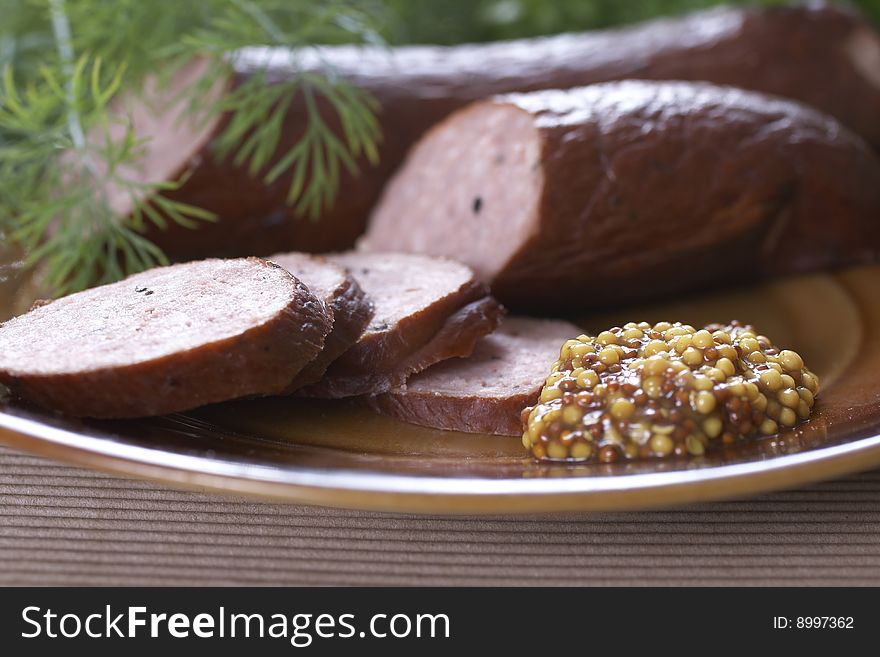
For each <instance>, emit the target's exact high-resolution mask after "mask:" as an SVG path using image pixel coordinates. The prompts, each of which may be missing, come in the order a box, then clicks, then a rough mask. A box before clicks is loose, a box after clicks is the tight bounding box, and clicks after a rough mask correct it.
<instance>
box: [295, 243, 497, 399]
mask: <svg viewBox="0 0 880 657" xmlns="http://www.w3.org/2000/svg"><path fill="white" fill-rule="evenodd" d="M328 258H329V259H330V261H331V262H334V263H337V264H340V265H342V266H344V267H345V268H346V269H347V270H348V271H349V272H350V273H351V275H352V276H354V277H355V279H356V280H357V281H358V283H359V284H360V286H361V287H362V288H363V289H364V291H365V292H366V293H367V295H368V296H369V297H370V299H371V300H372V302H373V304H374V307H375V314H374V315H373V319H372V322H371V323H370V325H369V326H368V327H367V330H366V331H365V332H364V333H363V334H362V335H361V337H360V339H359V340H358V341H357V342H356V343H355V345H354V346H353V347H352V348H351V349H349V350H348V351H346V352H345V353H343V354H342V355H341V356H340V357H339V358H337V359H336V361H334V362H333V363H332V364H331V365H330V367H329V368H328V370H327V373H326V374H325V375H324V378H323V379H322V380H321V381H320V382H319V383H317V384H315V385H314V386H309V387H307V388H305V389H303V390H302V391H301V394H304V395H307V396H314V397H350V396H354V395H365V394H376V393H379V392H384V391H385V390H389V389H390V388H392V387H394V386H399V385H401V384H402V383H404V382H405V381H406V379H407V377H409V376H410V375H411V374H414V373H416V372H420V371H422V370H423V369H425V368H427V367H429V366H430V365H433V364H434V363H437V362H440V361H441V360H445V359H447V358H452V357H455V356H468V355H469V354H470V353H471V351H472V350H473V347H474V344H475V343H476V342H477V340H479V339H480V338H481V337H483V336H484V335H486V334H488V333H491V332H492V331H493V330H494V329H495V327H496V326H497V325H498V323H499V322H500V321H501V317H502V314H503V308H502V307H501V305H500V304H499V303H498V302H497V301H495V299H493V298H492V297H490V296H488V290H487V288H486V286H485V285H484V284H482V283H480V282H478V281H477V280H476V279H475V278H474V273H473V271H471V270H470V269H469V268H468V267H466V266H464V265H462V264H460V263H458V262H455V261H453V260H448V259H445V258H430V257H426V256H418V255H407V254H396V253H370V254H362V253H345V254H335V255H331V256H328Z"/></svg>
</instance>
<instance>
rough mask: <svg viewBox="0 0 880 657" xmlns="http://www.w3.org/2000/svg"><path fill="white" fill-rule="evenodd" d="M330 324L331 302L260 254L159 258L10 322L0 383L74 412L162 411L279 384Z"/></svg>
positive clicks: (2, 338) (276, 388)
mask: <svg viewBox="0 0 880 657" xmlns="http://www.w3.org/2000/svg"><path fill="white" fill-rule="evenodd" d="M330 326H331V320H330V316H329V314H328V312H327V310H326V309H325V307H324V304H323V303H322V302H321V301H320V300H318V299H317V298H316V297H315V296H314V295H313V294H312V293H311V292H309V290H308V289H307V288H306V287H305V285H303V284H302V283H301V282H299V281H298V280H297V279H295V278H294V277H293V276H291V275H290V274H288V273H287V272H286V271H285V270H284V269H282V268H281V267H279V266H277V265H274V264H272V263H269V262H266V261H264V260H260V259H257V258H247V259H237V260H204V261H201V262H192V263H186V264H179V265H172V266H170V267H160V268H156V269H151V270H149V271H145V272H142V273H140V274H135V275H134V276H130V277H128V278H126V279H125V280H123V281H120V282H118V283H113V284H110V285H104V286H101V287H96V288H93V289H90V290H86V291H84V292H78V293H76V294H71V295H69V296H67V297H63V298H61V299H58V300H57V301H53V302H51V303H48V304H46V305H43V306H40V307H35V308H34V309H33V310H31V311H30V312H28V313H26V314H24V315H21V316H19V317H16V318H14V319H11V320H9V321H8V322H6V323H5V324H3V325H2V327H0V382H2V383H4V384H6V385H7V386H9V387H10V388H11V389H12V391H13V392H14V393H16V394H18V395H20V396H21V397H23V398H25V399H28V400H30V401H32V402H35V403H37V404H39V405H41V406H44V407H47V408H52V409H56V410H58V411H61V412H62V413H66V414H69V415H78V416H87V417H98V418H124V417H139V416H147V415H160V414H164V413H171V412H175V411H182V410H186V409H189V408H194V407H196V406H202V405H204V404H210V403H213V402H219V401H224V400H228V399H235V398H238V397H246V396H251V395H269V394H277V393H280V392H282V391H283V390H284V389H285V388H286V387H288V386H289V385H290V382H291V381H292V380H293V379H294V377H295V376H296V375H297V374H298V373H299V372H300V371H301V370H302V369H303V367H305V366H306V365H307V364H308V363H309V362H311V361H312V360H313V359H314V358H315V356H316V355H317V354H318V353H319V352H320V351H321V349H322V347H323V346H324V337H325V336H326V335H327V333H328V332H329V331H330Z"/></svg>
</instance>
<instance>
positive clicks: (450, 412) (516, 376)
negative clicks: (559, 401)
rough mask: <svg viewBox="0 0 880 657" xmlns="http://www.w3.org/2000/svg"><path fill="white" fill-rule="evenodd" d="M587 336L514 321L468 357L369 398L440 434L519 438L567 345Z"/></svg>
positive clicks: (559, 326)
mask: <svg viewBox="0 0 880 657" xmlns="http://www.w3.org/2000/svg"><path fill="white" fill-rule="evenodd" d="M581 333H583V331H581V329H579V328H578V327H577V326H575V325H574V324H570V323H569V322H563V321H556V320H541V319H529V318H526V317H509V318H507V319H505V320H504V322H503V323H502V324H501V326H500V328H499V329H498V330H497V331H495V332H494V333H492V334H491V335H488V336H486V337H485V338H483V339H482V340H480V341H479V342H478V343H477V345H476V347H474V351H473V353H472V354H471V355H470V357H468V358H463V359H458V358H457V359H454V360H447V361H444V362H442V363H437V364H436V365H434V366H433V367H430V368H429V369H427V370H425V371H424V372H421V373H420V374H416V375H414V376H413V377H411V378H410V379H409V380H408V381H407V382H406V384H404V385H403V386H400V387H398V388H395V389H393V390H390V391H389V392H386V393H384V394H381V395H377V396H375V397H370V398H369V403H370V405H371V406H372V407H373V408H374V409H376V410H377V411H379V412H380V413H384V414H385V415H391V416H393V417H396V418H398V419H401V420H403V421H405V422H411V423H413V424H420V425H422V426H426V427H434V428H436V429H447V430H450V431H465V432H468V433H492V434H501V435H506V436H518V435H520V434H521V433H522V425H521V421H520V413H521V412H522V410H523V409H524V408H525V407H526V406H530V405H532V404H535V403H536V402H537V400H538V395H539V394H540V392H541V387H542V386H543V385H544V380H545V379H546V378H547V375H548V374H549V373H550V366H551V365H552V364H553V362H554V361H555V360H556V359H557V358H559V349H560V347H561V346H562V345H563V343H564V342H565V341H566V340H568V339H570V338H573V337H575V336H577V335H579V334H581Z"/></svg>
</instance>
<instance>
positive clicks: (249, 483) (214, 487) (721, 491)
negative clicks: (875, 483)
mask: <svg viewBox="0 0 880 657" xmlns="http://www.w3.org/2000/svg"><path fill="white" fill-rule="evenodd" d="M0 443H2V444H5V445H7V446H8V447H11V448H13V449H20V450H22V451H25V452H28V453H31V454H36V455H39V456H45V457H49V458H52V459H56V460H60V461H64V462H67V463H70V464H72V465H80V466H86V467H89V468H93V469H97V470H101V471H103V472H106V473H109V474H114V475H122V476H127V477H134V478H137V479H146V480H149V481H153V482H155V483H160V484H164V485H166V486H167V485H171V486H175V487H178V488H184V489H189V490H195V491H202V492H204V491H212V492H220V493H225V494H227V495H239V496H244V497H248V498H252V499H258V500H263V501H272V502H286V503H290V504H307V505H317V506H329V507H343V508H356V509H361V510H369V511H380V512H403V513H435V514H436V513H441V514H497V515H502V514H521V513H546V512H571V511H584V512H602V511H624V510H644V509H655V508H664V507H670V506H678V505H681V504H690V503H695V502H708V501H717V500H720V499H729V498H732V497H736V496H737V495H755V494H760V493H766V492H771V491H774V490H781V489H786V488H792V487H795V486H799V485H803V484H809V483H813V482H816V481H820V480H825V479H828V478H832V477H835V476H842V475H845V474H850V473H854V472H858V471H861V470H867V469H870V468H872V467H874V466H878V465H880V433H873V434H871V435H868V436H864V437H861V438H857V439H854V440H852V441H847V442H844V443H837V444H833V445H828V446H823V447H817V448H814V449H809V450H806V451H803V452H798V453H795V454H783V455H779V456H773V457H772V458H768V459H761V460H756V461H746V462H742V463H732V464H727V465H718V466H711V467H706V468H694V469H684V470H668V471H663V472H646V473H633V474H619V475H603V476H600V477H534V478H510V477H508V478H498V479H489V478H485V477H472V476H466V475H465V476H462V477H437V476H431V475H429V474H428V475H412V474H406V475H404V474H397V473H380V472H363V471H357V470H350V469H345V468H340V469H334V470H321V469H318V468H311V467H306V466H297V465H295V464H288V465H286V466H285V467H284V468H283V469H282V468H273V467H271V466H268V465H262V464H256V463H242V462H240V461H233V460H230V459H227V458H223V457H219V458H205V457H203V456H197V455H189V454H180V453H176V452H169V451H166V450H162V449H158V448H151V447H147V446H141V445H133V444H130V443H126V442H121V441H118V440H108V439H107V438H105V437H101V436H100V435H92V434H80V433H76V432H74V431H71V430H69V429H65V428H62V427H55V426H51V425H49V424H46V423H44V422H40V421H39V420H36V419H31V418H28V417H23V416H19V415H15V414H11V413H6V412H0ZM817 464H822V465H823V466H824V467H822V468H819V467H817ZM197 466H198V467H197ZM586 482H589V486H588V487H586V486H585V484H586ZM659 493H662V495H661V494H659Z"/></svg>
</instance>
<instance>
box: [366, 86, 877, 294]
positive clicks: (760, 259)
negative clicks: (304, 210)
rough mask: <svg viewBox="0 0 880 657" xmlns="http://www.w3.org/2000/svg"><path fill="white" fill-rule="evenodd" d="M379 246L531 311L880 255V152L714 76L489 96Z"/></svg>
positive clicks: (406, 194)
mask: <svg viewBox="0 0 880 657" xmlns="http://www.w3.org/2000/svg"><path fill="white" fill-rule="evenodd" d="M365 246H367V247H368V248H374V249H379V250H396V251H409V252H416V253H427V254H432V255H448V256H454V257H456V258H458V259H459V260H461V261H462V262H464V263H465V264H468V265H470V266H471V267H472V268H473V269H474V270H475V271H476V272H477V274H478V275H480V277H481V278H483V279H484V280H486V281H487V282H489V283H490V284H491V286H492V290H493V292H494V293H495V295H496V296H497V297H498V298H499V299H501V300H502V301H503V302H504V303H505V304H507V305H508V306H510V307H512V308H516V309H520V310H546V309H554V310H563V311H565V310H568V311H574V310H582V309H584V308H588V307H595V306H602V305H613V304H616V303H622V302H628V301H633V300H646V299H651V298H652V296H653V295H659V294H670V293H675V292H681V291H685V290H693V289H698V288H702V287H706V286H709V285H712V284H717V283H731V282H732V283H738V282H745V281H748V280H753V279H756V278H760V277H763V276H771V275H777V274H787V273H793V272H803V271H806V270H810V269H818V268H824V267H829V266H833V265H836V264H842V263H852V262H864V261H870V260H875V259H877V258H878V257H880V164H878V160H877V159H876V158H875V156H874V154H873V152H872V151H871V150H870V149H869V148H868V147H867V146H866V145H865V143H864V142H863V141H862V140H861V139H859V138H858V137H856V136H855V135H854V134H852V133H851V132H850V131H849V130H847V129H845V128H844V127H843V126H841V125H840V124H839V123H838V122H837V121H835V120H834V119H833V118H831V117H829V116H827V115H824V114H821V113H820V112H817V111H815V110H813V109H811V108H807V107H805V106H803V105H800V104H798V103H795V102H792V101H788V100H783V99H776V98H772V97H769V96H764V95H763V94H757V93H754V92H748V91H743V90H740V89H734V88H732V87H717V86H714V85H709V84H705V83H699V82H650V81H647V82H646V81H638V80H628V81H623V82H609V83H606V84H598V85H591V86H589V87H581V88H577V89H571V90H567V91H559V90H556V91H539V92H533V93H530V94H512V95H509V96H500V97H496V98H495V99H492V100H488V101H480V102H477V103H474V104H473V105H472V106H470V107H468V108H466V109H463V110H460V111H459V112H456V113H455V114H453V115H452V116H450V117H449V118H447V119H446V120H445V121H443V122H442V123H440V124H439V125H438V126H436V127H434V128H433V129H432V130H431V131H430V132H429V133H428V134H427V135H426V136H425V137H424V138H423V139H422V141H420V142H419V144H418V145H417V146H416V147H415V148H414V149H413V151H412V152H411V154H410V156H409V158H408V160H407V162H406V163H405V164H404V165H403V167H402V168H401V170H400V171H399V172H398V174H397V175H396V176H395V177H394V179H393V180H392V181H391V183H390V184H389V185H388V186H387V187H386V190H385V193H384V195H383V198H382V200H381V201H380V203H379V205H378V206H377V208H376V211H375V213H374V214H373V217H372V219H371V223H370V227H369V230H368V232H367V235H366V238H365Z"/></svg>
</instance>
